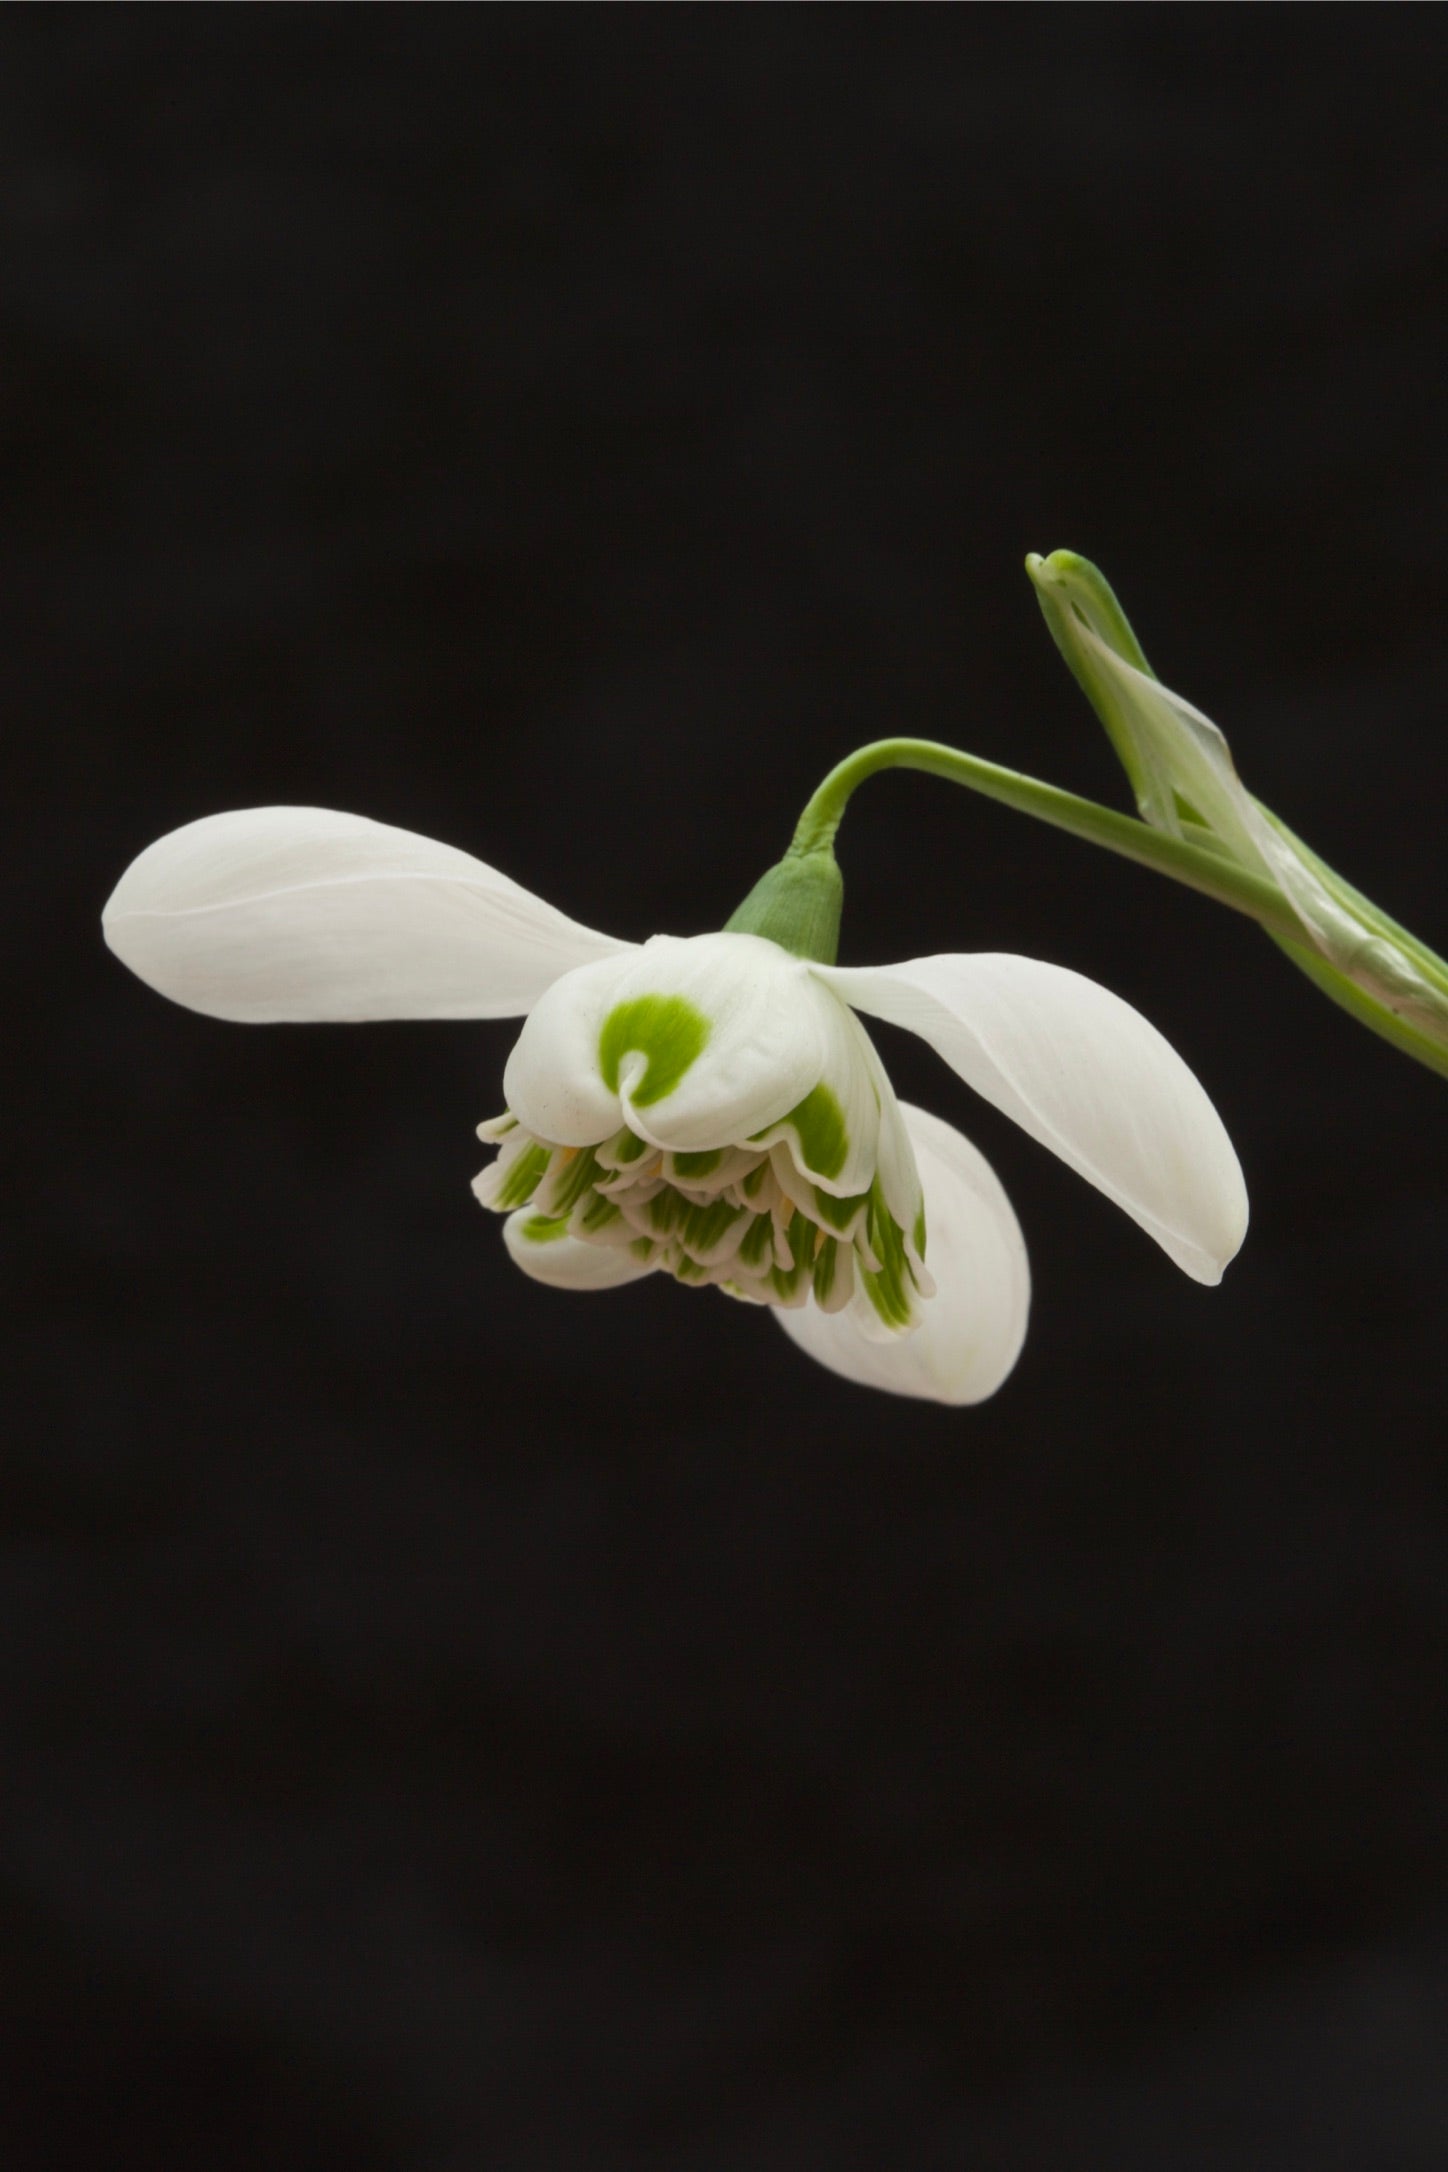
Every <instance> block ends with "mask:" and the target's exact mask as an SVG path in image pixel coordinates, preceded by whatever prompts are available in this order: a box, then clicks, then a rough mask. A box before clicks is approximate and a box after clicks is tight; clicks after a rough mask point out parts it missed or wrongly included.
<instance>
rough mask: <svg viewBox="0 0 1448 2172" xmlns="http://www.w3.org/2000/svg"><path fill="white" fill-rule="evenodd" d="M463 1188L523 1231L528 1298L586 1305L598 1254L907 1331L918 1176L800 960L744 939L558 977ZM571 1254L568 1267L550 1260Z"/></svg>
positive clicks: (879, 1084)
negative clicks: (567, 1291)
mask: <svg viewBox="0 0 1448 2172" xmlns="http://www.w3.org/2000/svg"><path fill="white" fill-rule="evenodd" d="M504 1090H505V1092H506V1093H507V1096H508V1102H509V1108H508V1111H507V1113H506V1115H504V1116H503V1117H500V1118H499V1119H497V1121H496V1122H494V1123H492V1124H485V1125H484V1126H483V1127H482V1136H483V1137H484V1138H487V1139H490V1140H496V1141H498V1142H499V1152H498V1158H497V1160H496V1162H495V1163H494V1164H493V1166H492V1167H491V1168H490V1169H488V1170H486V1171H485V1172H484V1173H483V1175H482V1176H480V1177H479V1178H478V1180H477V1184H476V1186H475V1187H474V1188H475V1190H476V1192H477V1195H478V1197H479V1199H480V1200H481V1201H482V1203H483V1204H484V1205H485V1206H487V1207H491V1208H493V1209H495V1210H496V1211H498V1212H500V1213H507V1214H510V1215H512V1216H514V1217H515V1218H516V1217H519V1216H521V1217H523V1219H521V1220H518V1219H515V1220H514V1221H513V1223H511V1224H510V1237H509V1249H510V1251H511V1252H512V1255H513V1257H514V1258H515V1259H516V1260H518V1261H519V1263H520V1264H521V1265H523V1266H525V1267H528V1268H529V1270H530V1271H532V1263H533V1262H534V1261H536V1262H537V1270H538V1273H539V1278H540V1279H545V1280H548V1281H550V1282H553V1283H555V1284H556V1283H559V1282H561V1281H566V1280H568V1279H570V1278H572V1277H575V1276H576V1278H577V1279H578V1281H579V1283H580V1286H582V1283H583V1281H584V1280H585V1278H586V1280H587V1286H589V1287H597V1286H598V1281H597V1274H598V1270H597V1267H596V1264H595V1263H594V1262H592V1261H585V1260H584V1258H583V1257H582V1256H581V1255H580V1254H579V1253H578V1252H576V1251H575V1250H574V1249H572V1247H574V1246H576V1245H579V1244H582V1245H592V1246H600V1247H605V1248H610V1249H612V1250H614V1251H616V1252H619V1253H621V1254H626V1255H627V1257H628V1259H629V1260H630V1261H632V1262H633V1263H635V1268H634V1271H635V1272H651V1271H653V1270H655V1269H658V1270H660V1271H662V1272H664V1273H667V1274H671V1275H673V1276H675V1277H676V1279H677V1280H679V1281H680V1282H687V1283H693V1284H699V1285H704V1284H707V1285H712V1286H714V1287H716V1288H719V1289H722V1290H725V1291H726V1292H727V1293H728V1294H729V1295H730V1296H732V1297H739V1298H743V1299H744V1300H746V1301H747V1302H751V1303H755V1304H766V1305H778V1306H784V1307H797V1306H802V1305H806V1304H808V1303H810V1302H811V1300H813V1302H814V1304H815V1305H817V1306H818V1307H819V1308H820V1309H821V1310H822V1311H824V1312H827V1313H831V1314H833V1313H840V1312H845V1311H847V1310H848V1311H849V1312H851V1314H852V1315H853V1317H854V1318H855V1320H856V1322H857V1324H858V1325H859V1326H860V1328H861V1329H862V1331H863V1332H864V1333H865V1334H867V1335H870V1336H874V1337H880V1336H886V1337H889V1336H894V1335H897V1334H901V1333H904V1332H906V1331H908V1330H909V1329H911V1328H913V1327H915V1326H916V1325H917V1324H918V1321H919V1318H920V1310H919V1307H920V1302H921V1299H922V1298H924V1297H926V1296H928V1295H929V1294H930V1291H931V1288H932V1285H931V1282H930V1277H929V1274H928V1272H927V1270H926V1267H925V1256H924V1255H925V1238H926V1231H925V1212H924V1201H923V1195H922V1192H921V1188H920V1178H919V1173H918V1171H917V1169H916V1165H915V1159H914V1155H913V1153H912V1151H911V1147H910V1140H909V1136H908V1134H907V1132H906V1130H905V1126H904V1122H903V1119H902V1117H901V1114H900V1109H899V1105H898V1103H897V1102H896V1100H895V1096H894V1094H893V1092H892V1091H891V1088H890V1083H889V1080H888V1078H887V1077H886V1075H885V1072H884V1068H883V1066H882V1065H881V1064H880V1061H879V1058H878V1056H877V1055H876V1053H875V1051H874V1049H873V1047H872V1046H871V1043H870V1040H869V1036H868V1035H867V1034H866V1032H865V1030H864V1028H863V1027H862V1026H861V1025H860V1023H859V1021H858V1020H857V1019H856V1018H855V1017H854V1015H853V1014H852V1012H850V1011H849V1010H848V1009H847V1008H846V1006H845V1005H844V1004H843V1003H841V1002H840V1001H839V999H838V998H837V997H836V996H835V995H834V994H833V993H832V991H830V990H828V989H826V988H823V987H822V986H821V985H820V983H819V982H818V981H817V980H815V979H814V978H813V977H812V976H811V975H810V973H809V972H808V971H807V970H806V968H805V967H804V966H803V965H802V963H801V961H800V960H798V959H796V958H793V957H791V956H789V954H788V953H786V952H784V951H782V950H780V949H779V948H778V947H777V946H776V945H774V944H772V943H767V942H764V941H762V940H760V939H759V938H758V937H755V936H749V935H728V934H726V935H715V936H700V937H695V938H693V939H692V940H689V941H681V940H677V939H674V938H671V937H656V938H655V939H654V940H653V941H652V942H650V943H648V944H646V945H645V946H644V949H643V950H642V951H641V952H637V953H634V954H633V955H632V956H631V957H627V958H620V959H608V960H605V961H601V962H600V963H599V964H596V965H589V966H585V967H583V968H582V969H581V970H579V971H577V972H574V973H570V974H567V975H565V976H564V978H563V979H561V980H560V981H558V982H557V983H555V985H554V987H553V988H552V989H550V990H549V991H548V994H547V995H546V996H545V997H544V998H543V1000H542V1001H541V1002H540V1003H539V1004H538V1006H537V1007H536V1009H535V1010H534V1011H533V1013H532V1014H531V1016H530V1017H529V1019H528V1022H527V1024H526V1025H525V1027H524V1029H523V1033H522V1035H521V1037H520V1039H519V1041H518V1044H517V1046H516V1048H515V1049H514V1051H513V1054H512V1056H511V1057H510V1059H509V1062H508V1068H507V1072H506V1074H505V1079H504ZM565 1237H566V1238H567V1239H569V1240H570V1246H569V1248H568V1249H566V1250H565V1249H564V1248H563V1243H562V1240H563V1239H564V1238H565Z"/></svg>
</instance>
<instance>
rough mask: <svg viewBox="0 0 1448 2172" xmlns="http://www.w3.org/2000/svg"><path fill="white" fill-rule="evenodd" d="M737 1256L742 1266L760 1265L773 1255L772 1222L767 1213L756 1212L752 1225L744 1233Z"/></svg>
mask: <svg viewBox="0 0 1448 2172" xmlns="http://www.w3.org/2000/svg"><path fill="white" fill-rule="evenodd" d="M736 1256H737V1258H738V1260H739V1263H740V1265H741V1266H742V1267H762V1266H763V1265H764V1262H765V1261H766V1260H767V1259H772V1258H773V1256H774V1223H773V1221H772V1220H771V1218H770V1217H769V1215H767V1214H756V1215H755V1217H754V1225H753V1227H752V1228H751V1229H747V1230H746V1231H745V1233H744V1238H743V1242H742V1243H741V1244H740V1247H739V1251H738V1253H737V1255H736Z"/></svg>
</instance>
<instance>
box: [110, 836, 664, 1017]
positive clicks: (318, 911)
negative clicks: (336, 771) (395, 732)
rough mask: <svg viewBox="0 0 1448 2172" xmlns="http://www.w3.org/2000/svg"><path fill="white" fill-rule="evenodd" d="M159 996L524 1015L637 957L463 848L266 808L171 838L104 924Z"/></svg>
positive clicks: (213, 1010)
mask: <svg viewBox="0 0 1448 2172" xmlns="http://www.w3.org/2000/svg"><path fill="white" fill-rule="evenodd" d="M101 919H102V926H103V927H104V930H105V937H106V941H107V942H108V943H109V944H110V946H111V949H112V950H113V951H114V952H115V953H116V956H117V957H118V958H120V959H121V961H122V962H123V963H124V964H126V965H128V966H129V967H130V968H131V971H132V972H133V973H137V974H139V976H140V978H141V979H142V980H144V981H145V982H146V983H147V984H148V986H150V987H152V988H155V989H157V990H159V992H160V993H161V994H162V995H165V996H170V997H171V999H172V1001H173V1002H176V1003H184V1004H186V1005H187V1007H188V1008H189V1009H191V1010H194V1011H204V1012H205V1013H207V1015H208V1016H210V1017H212V1018H229V1019H234V1020H236V1021H238V1022H240V1023H242V1024H249V1025H251V1024H264V1023H271V1022H274V1021H277V1020H323V1019H330V1020H354V1019H373V1018H512V1017H518V1016H520V1015H522V1014H523V1013H524V1012H526V1011H528V1010H530V1009H531V1008H532V1006H533V1004H534V1003H536V1002H537V1000H538V998H539V996H540V995H542V993H543V991H544V989H545V988H547V987H548V986H549V985H550V984H551V983H552V982H553V981H555V980H557V978H558V976H559V975H560V974H561V973H566V972H568V971H570V970H571V969H572V968H573V967H575V966H578V965H583V964H585V963H587V962H589V961H591V960H593V959H596V958H602V957H607V956H610V955H612V954H614V953H618V952H628V951H632V950H633V949H634V948H635V947H636V946H635V945H633V944H629V943H619V942H616V941H615V940H614V939H613V937H612V936H608V935H600V934H597V933H596V932H595V931H594V930H593V929H592V928H585V927H581V926H580V925H579V924H578V922H577V921H574V920H570V919H568V918H567V916H566V915H565V914H563V913H560V912H558V911H557V910H556V909H555V908H554V907H553V906H552V905H548V904H545V903H544V901H543V899H542V898H539V897H534V896H533V895H532V893H531V892H530V891H527V890H524V889H521V888H520V887H519V885H518V884H517V883H515V882H510V881H509V879H508V877H507V876H506V875H500V874H499V873H498V871H497V869H496V868H492V867H486V866H484V864H483V862H482V861H481V860H475V859H473V858H472V857H471V855H470V854H468V853H466V852H458V851H456V850H455V849H454V848H453V847H452V846H451V845H439V844H434V843H433V842H432V840H431V839H430V838H426V837H417V836H414V835H413V834H412V832H411V831H409V830H396V829H391V828H389V827H388V826H387V824H385V823H382V822H370V821H368V820H367V819H366V817H365V816H363V815H350V814H336V813H333V812H331V811H330V810H328V809H326V808H320V807H254V808H249V809H246V810H243V811H241V812H238V813H235V814H220V815H208V816H206V817H205V818H204V819H203V820H202V821H200V822H192V823H189V824H188V825H187V826H186V828H185V829H180V830H173V831H172V833H171V834H170V836H168V837H162V838H160V839H159V840H158V841H157V842H156V843H155V844H154V845H150V846H148V847H147V849H146V850H145V851H144V852H143V853H142V854H141V855H140V857H139V859H136V860H133V861H132V863H131V865H130V866H129V867H128V868H127V870H126V872H125V874H124V875H122V877H121V879H120V881H119V882H118V883H117V885H116V888H115V891H114V892H113V894H112V896H111V899H110V901H109V903H108V904H107V906H106V908H105V911H104V913H103V914H102V916H101Z"/></svg>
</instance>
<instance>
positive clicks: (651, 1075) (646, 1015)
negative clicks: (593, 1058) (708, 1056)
mask: <svg viewBox="0 0 1448 2172" xmlns="http://www.w3.org/2000/svg"><path fill="white" fill-rule="evenodd" d="M711 1030H712V1029H711V1027H710V1024H709V1021H708V1019H707V1018H706V1017H705V1016H704V1014H703V1012H702V1011H698V1010H695V1008H694V1006H693V1004H692V1003H688V1002H686V1001H685V1000H684V998H683V996H660V995H648V996H635V997H633V999H632V1001H630V1002H628V1003H616V1004H615V1005H614V1007H613V1009H612V1010H611V1011H610V1012H609V1014H608V1016H607V1018H605V1020H604V1021H603V1030H602V1031H601V1033H600V1034H599V1036H598V1067H599V1069H600V1071H602V1073H603V1080H604V1084H605V1085H606V1086H607V1087H608V1089H609V1092H610V1093H615V1094H616V1093H617V1092H618V1074H619V1066H620V1064H621V1063H622V1062H623V1059H624V1057H625V1056H632V1055H640V1056H642V1057H643V1058H644V1061H645V1069H644V1075H643V1077H642V1078H641V1079H640V1080H639V1082H638V1084H637V1085H636V1086H635V1088H634V1090H633V1103H634V1106H635V1108H640V1109H647V1108H651V1107H652V1106H653V1104H654V1103H655V1102H656V1101H662V1100H664V1099H665V1098H666V1096H667V1095H669V1094H671V1093H672V1092H673V1090H674V1088H675V1087H676V1086H677V1085H678V1083H679V1081H680V1080H681V1079H682V1078H683V1077H684V1075H685V1073H686V1072H687V1071H688V1070H689V1069H690V1068H691V1066H692V1065H693V1064H694V1063H696V1062H697V1061H698V1059H699V1057H700V1056H701V1055H702V1054H703V1052H704V1049H705V1047H706V1045H707V1043H708V1039H709V1034H710V1032H711Z"/></svg>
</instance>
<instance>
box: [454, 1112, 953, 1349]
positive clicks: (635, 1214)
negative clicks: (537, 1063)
mask: <svg viewBox="0 0 1448 2172" xmlns="http://www.w3.org/2000/svg"><path fill="white" fill-rule="evenodd" d="M809 1099H810V1101H812V1102H815V1103H816V1104H817V1105H816V1106H815V1107H814V1108H813V1109H811V1110H810V1111H809V1114H808V1116H807V1117H806V1120H805V1125H804V1127H802V1128H806V1129H811V1130H813V1131H814V1132H815V1133H816V1139H817V1135H818V1133H819V1131H820V1130H821V1129H827V1128H828V1125H829V1123H830V1120H831V1116H832V1115H833V1118H834V1120H835V1121H836V1122H839V1121H840V1117H839V1111H838V1106H837V1105H835V1106H834V1107H833V1109H831V1107H830V1106H828V1105H827V1104H830V1103H833V1096H831V1095H830V1094H829V1092H828V1089H827V1088H817V1089H816V1090H815V1092H814V1093H813V1094H812V1095H811V1096H810V1097H809ZM801 1113H802V1112H801ZM479 1136H480V1137H481V1138H484V1139H487V1140H498V1141H499V1142H500V1146H499V1152H498V1158H497V1160H496V1161H495V1162H494V1163H493V1164H492V1166H491V1167H490V1168H488V1169H485V1170H484V1171H483V1174H482V1175H481V1176H480V1177H478V1179H477V1180H476V1182H475V1184H474V1186H473V1189H474V1191H475V1192H476V1194H477V1196H478V1198H479V1199H480V1200H481V1202H482V1204H483V1205H484V1206H485V1207H490V1208H492V1209H493V1210H494V1211H495V1212H496V1213H499V1214H518V1213H520V1212H521V1210H523V1209H529V1210H531V1211H529V1212H528V1214H527V1217H526V1219H525V1220H523V1221H521V1222H520V1223H519V1224H518V1225H517V1227H518V1233H519V1235H520V1236H521V1237H522V1238H523V1239H524V1240H525V1241H526V1242H527V1243H528V1244H530V1245H538V1246H546V1245H548V1244H551V1243H554V1242H556V1241H558V1240H559V1239H561V1238H564V1237H574V1238H581V1239H582V1240H583V1241H584V1242H585V1243H587V1244H596V1245H606V1246H611V1247H624V1248H626V1249H627V1250H628V1251H629V1253H630V1254H631V1256H632V1257H633V1258H634V1259H636V1260H638V1261H639V1262H640V1263H641V1265H643V1266H646V1267H656V1268H659V1269H661V1270H663V1271H664V1272H665V1273H668V1274H671V1275H673V1276H675V1277H676V1279H677V1280H678V1281H680V1282H687V1283H691V1284H695V1285H704V1284H713V1285H714V1286H716V1287H717V1288H719V1289H722V1290H724V1291H725V1292H726V1293H727V1294H728V1295H729V1296H731V1297H739V1298H743V1299H745V1300H746V1301H747V1302H749V1303H752V1304H761V1305H785V1306H795V1305H804V1304H807V1303H808V1302H809V1300H810V1298H811V1297H813V1298H814V1301H815V1303H816V1304H817V1305H818V1306H819V1307H820V1308H821V1310H822V1311H825V1312H840V1311H843V1310H844V1308H845V1306H846V1305H848V1304H849V1303H850V1301H851V1299H852V1298H854V1297H855V1296H856V1295H857V1294H858V1295H859V1296H860V1297H862V1298H863V1299H865V1300H866V1302H867V1303H868V1306H869V1308H870V1311H871V1312H872V1313H873V1315H874V1317H875V1319H876V1320H877V1322H878V1324H879V1327H880V1328H882V1329H883V1330H885V1331H886V1332H889V1333H904V1332H905V1331H907V1330H908V1329H910V1328H912V1327H914V1326H915V1325H916V1324H917V1322H918V1319H919V1301H920V1299H921V1298H923V1297H928V1296H929V1295H930V1294H931V1293H932V1290H933V1284H932V1282H931V1280H930V1277H929V1274H928V1273H927V1271H926V1268H925V1263H924V1256H923V1255H924V1249H925V1223H924V1216H923V1213H922V1214H921V1215H920V1216H918V1217H917V1220H916V1225H915V1227H914V1228H913V1229H912V1230H910V1231H909V1232H908V1233H907V1232H906V1231H905V1230H904V1229H902V1228H901V1226H900V1224H899V1223H898V1222H897V1221H896V1219H895V1217H894V1215H893V1214H892V1213H891V1212H890V1209H889V1207H888V1206H887V1204H886V1201H885V1197H884V1192H883V1189H882V1187H881V1184H880V1181H879V1178H878V1177H874V1178H872V1180H871V1182H870V1185H869V1188H868V1189H867V1190H865V1191H863V1192H859V1193H856V1194H853V1195H851V1196H847V1197H844V1198H837V1197H836V1196H835V1195H834V1194H833V1193H831V1192H828V1191H825V1190H824V1189H823V1188H822V1187H820V1186H819V1185H817V1184H815V1183H814V1182H813V1181H812V1180H811V1179H810V1178H809V1177H808V1176H806V1175H804V1174H803V1173H802V1172H801V1170H800V1168H799V1166H798V1164H797V1162H796V1161H795V1159H794V1156H793V1154H792V1153H791V1152H790V1148H789V1144H788V1142H787V1141H785V1140H777V1141H776V1142H775V1143H774V1144H772V1145H768V1146H754V1145H749V1146H725V1147H715V1148H710V1149H707V1150H704V1151H701V1152H695V1153H678V1152H667V1151H664V1150H662V1149H660V1148H658V1147H654V1146H651V1145H649V1143H648V1142H647V1141H646V1140H644V1139H641V1138H640V1137H639V1136H638V1135H637V1133H636V1132H634V1131H631V1130H630V1129H629V1128H628V1127H627V1126H624V1127H622V1128H621V1129H620V1130H618V1131H616V1132H615V1133H614V1135H613V1136H612V1137H611V1138H609V1139H606V1140H604V1141H603V1142H602V1144H600V1145H597V1146H585V1147H571V1146H559V1145H556V1144H555V1143H554V1142H552V1141H551V1140H548V1139H542V1138H539V1137H537V1136H536V1135H535V1134H534V1133H533V1132H531V1131H529V1130H528V1129H527V1128H526V1126H524V1125H523V1124H521V1123H519V1122H518V1120H517V1118H516V1117H514V1116H513V1115H512V1114H511V1112H509V1113H507V1114H505V1115H503V1116H501V1117H498V1118H497V1119H496V1120H495V1121H494V1122H492V1123H488V1124H483V1125H481V1126H480V1127H479ZM817 1143H818V1139H817ZM812 1158H813V1157H812Z"/></svg>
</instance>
